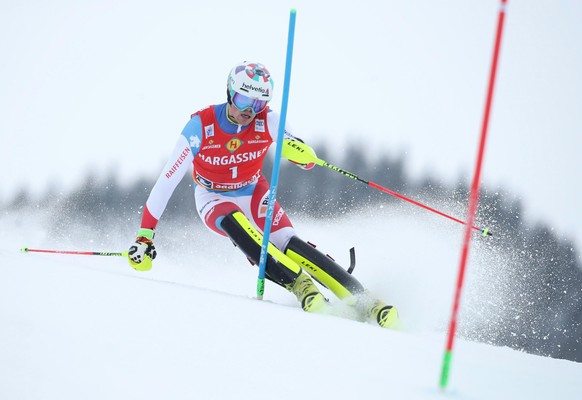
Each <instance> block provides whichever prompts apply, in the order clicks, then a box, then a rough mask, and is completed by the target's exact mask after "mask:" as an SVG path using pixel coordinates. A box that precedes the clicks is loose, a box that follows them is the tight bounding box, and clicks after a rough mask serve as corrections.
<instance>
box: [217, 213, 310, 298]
mask: <svg viewBox="0 0 582 400" xmlns="http://www.w3.org/2000/svg"><path fill="white" fill-rule="evenodd" d="M220 226H221V228H222V229H223V230H224V232H226V234H227V235H228V237H229V238H230V239H231V240H232V242H233V243H234V245H235V246H237V247H238V248H239V249H240V250H241V251H242V252H243V253H244V254H245V255H246V256H247V258H248V259H249V260H251V261H252V262H253V263H254V264H255V265H258V264H259V259H260V257H261V247H262V243H263V235H262V234H261V233H260V232H259V231H258V230H257V229H256V228H255V227H254V226H253V225H252V224H251V223H250V221H249V220H248V219H247V217H245V216H244V214H243V213H241V212H240V211H234V212H232V213H230V214H228V215H227V216H226V217H224V219H223V220H222V221H221V222H220ZM267 249H268V250H267V253H268V254H267V265H266V269H265V276H266V278H267V279H269V280H270V281H272V282H275V283H276V284H278V285H281V286H283V287H285V288H286V289H289V287H291V286H293V284H294V283H295V280H296V279H297V277H298V276H299V274H300V273H301V267H300V266H299V265H297V263H296V262H295V261H293V260H291V259H290V258H289V257H288V256H286V255H285V254H283V252H281V251H280V250H279V249H277V248H276V247H275V246H274V245H273V244H271V243H269V245H268V248H267ZM290 285H291V286H290Z"/></svg>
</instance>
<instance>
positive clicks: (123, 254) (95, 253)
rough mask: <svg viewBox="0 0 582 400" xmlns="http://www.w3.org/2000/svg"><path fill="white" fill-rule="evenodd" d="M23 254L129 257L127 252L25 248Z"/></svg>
mask: <svg viewBox="0 0 582 400" xmlns="http://www.w3.org/2000/svg"><path fill="white" fill-rule="evenodd" d="M20 251H22V252H23V253H52V254H72V255H81V256H105V257H127V251H122V252H120V253H116V252H110V251H71V250H45V249H31V248H28V247H26V246H25V247H23V248H22V249H20Z"/></svg>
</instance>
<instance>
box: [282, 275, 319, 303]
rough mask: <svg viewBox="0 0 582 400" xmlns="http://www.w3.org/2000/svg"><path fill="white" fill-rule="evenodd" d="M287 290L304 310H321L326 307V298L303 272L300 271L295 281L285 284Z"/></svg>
mask: <svg viewBox="0 0 582 400" xmlns="http://www.w3.org/2000/svg"><path fill="white" fill-rule="evenodd" d="M287 290H289V291H290V292H291V293H293V294H294V295H295V296H297V300H298V301H299V302H300V303H301V308H303V310H305V311H308V312H321V311H323V310H324V309H325V308H326V307H327V299H326V298H325V297H323V294H321V292H320V291H319V289H318V288H317V286H315V284H314V283H313V281H312V280H311V277H310V276H309V275H307V274H306V273H305V272H301V274H299V276H298V277H297V279H296V280H295V282H294V283H293V284H292V285H288V286H287Z"/></svg>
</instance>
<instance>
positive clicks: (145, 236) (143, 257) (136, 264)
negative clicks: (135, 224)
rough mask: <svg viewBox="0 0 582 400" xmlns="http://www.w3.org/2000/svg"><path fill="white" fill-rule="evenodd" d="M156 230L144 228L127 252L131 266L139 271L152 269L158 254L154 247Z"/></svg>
mask: <svg viewBox="0 0 582 400" xmlns="http://www.w3.org/2000/svg"><path fill="white" fill-rule="evenodd" d="M154 234H155V233H154V230H153V229H145V228H142V229H140V230H139V231H138V233H137V239H136V240H135V243H133V244H132V245H131V246H130V248H129V250H128V251H127V257H128V260H129V265H131V267H132V268H133V269H135V270H137V271H149V270H150V269H152V260H153V259H155V258H156V255H157V252H156V247H155V246H154V242H153V239H154Z"/></svg>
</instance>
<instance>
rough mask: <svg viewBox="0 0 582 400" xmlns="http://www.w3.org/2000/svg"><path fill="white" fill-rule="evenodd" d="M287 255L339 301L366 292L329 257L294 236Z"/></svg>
mask: <svg viewBox="0 0 582 400" xmlns="http://www.w3.org/2000/svg"><path fill="white" fill-rule="evenodd" d="M285 254H286V255H288V256H289V257H290V258H291V259H292V260H293V261H295V262H296V263H297V264H299V266H301V267H302V268H303V269H304V270H305V271H307V272H308V273H309V274H310V275H311V276H313V277H314V278H315V279H316V280H317V281H318V282H319V283H321V284H322V285H323V286H325V287H327V288H328V289H329V290H331V291H332V292H333V293H334V294H335V295H336V296H337V297H338V298H339V299H345V298H347V297H350V296H352V295H357V294H360V293H363V292H364V287H363V286H362V284H361V283H360V282H358V280H357V279H356V278H354V277H353V276H352V275H350V274H349V273H348V272H347V271H346V270H344V269H343V268H342V267H341V266H339V265H338V264H337V263H336V262H335V261H333V260H332V259H331V258H330V257H329V256H326V255H325V254H323V253H321V252H320V251H319V250H317V249H315V247H314V246H311V245H309V244H307V243H305V242H304V241H303V240H301V239H299V238H298V237H297V236H293V237H292V238H291V240H290V241H289V244H288V245H287V248H286V249H285Z"/></svg>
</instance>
